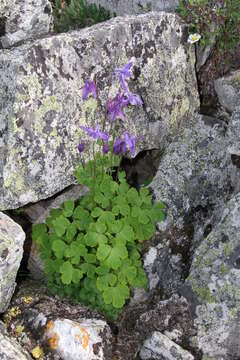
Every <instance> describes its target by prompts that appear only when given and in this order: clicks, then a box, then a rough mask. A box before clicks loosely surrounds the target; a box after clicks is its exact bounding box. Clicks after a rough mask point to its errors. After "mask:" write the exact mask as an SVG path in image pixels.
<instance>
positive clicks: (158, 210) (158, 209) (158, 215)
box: [152, 202, 164, 221]
mask: <svg viewBox="0 0 240 360" xmlns="http://www.w3.org/2000/svg"><path fill="white" fill-rule="evenodd" d="M163 209H164V204H163V203H162V202H157V203H155V204H154V205H153V209H152V216H153V221H163V220H164V213H163Z"/></svg>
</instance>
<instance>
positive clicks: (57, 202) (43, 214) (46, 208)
mask: <svg viewBox="0 0 240 360" xmlns="http://www.w3.org/2000/svg"><path fill="white" fill-rule="evenodd" d="M87 192H88V188H87V187H86V186H81V185H74V186H71V187H70V188H69V189H67V190H65V191H64V192H63V193H62V194H60V195H58V196H57V197H55V198H54V199H48V200H42V201H40V202H39V203H36V204H33V205H30V206H27V207H26V208H24V213H25V214H26V215H27V216H28V218H29V219H30V221H31V222H32V223H33V224H39V223H44V222H45V220H46V218H47V217H48V215H49V213H50V210H51V209H55V208H60V207H61V204H62V203H63V202H64V201H65V200H74V201H75V200H77V199H79V198H80V197H81V196H84V195H86V194H87ZM28 270H29V271H30V273H31V275H32V277H33V278H34V279H42V278H44V264H43V261H42V260H41V258H40V255H39V251H38V246H37V244H36V243H34V242H33V243H32V245H31V251H30V254H29V258H28Z"/></svg>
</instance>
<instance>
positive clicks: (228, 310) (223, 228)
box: [183, 193, 240, 360]
mask: <svg viewBox="0 0 240 360" xmlns="http://www.w3.org/2000/svg"><path fill="white" fill-rule="evenodd" d="M239 241H240V193H238V194H237V195H235V196H234V197H233V198H232V199H231V200H230V201H229V202H228V203H227V204H226V205H225V207H224V208H223V211H222V212H221V220H220V222H219V223H218V224H217V225H216V226H215V227H214V229H213V230H212V232H211V233H210V234H209V235H208V236H207V237H206V238H205V239H204V240H203V241H202V243H201V244H200V245H199V247H198V248H197V250H196V251H195V253H194V256H193V262H192V265H191V270H190V274H189V276H188V278H187V281H186V283H185V285H184V288H183V292H184V293H185V296H187V297H188V298H189V299H190V301H192V302H193V303H194V304H195V314H196V318H195V326H196V327H197V336H196V339H195V342H196V344H197V346H198V347H199V349H200V350H201V351H202V353H203V359H222V360H225V359H226V360H227V359H238V358H239V357H240V346H239V337H240V327H239V319H240V242H239Z"/></svg>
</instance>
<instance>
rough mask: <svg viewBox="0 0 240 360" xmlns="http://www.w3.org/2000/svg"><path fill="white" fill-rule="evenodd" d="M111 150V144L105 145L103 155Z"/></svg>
mask: <svg viewBox="0 0 240 360" xmlns="http://www.w3.org/2000/svg"><path fill="white" fill-rule="evenodd" d="M109 150H110V146H109V144H108V143H105V144H104V145H103V149H102V152H103V154H107V153H108V152H109Z"/></svg>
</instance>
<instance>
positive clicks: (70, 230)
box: [65, 223, 77, 243]
mask: <svg viewBox="0 0 240 360" xmlns="http://www.w3.org/2000/svg"><path fill="white" fill-rule="evenodd" d="M76 233H77V228H76V225H75V224H74V223H72V224H70V225H69V226H68V227H67V232H66V235H65V239H66V241H67V242H68V243H70V242H71V241H72V240H73V238H74V236H75V235H76Z"/></svg>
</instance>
